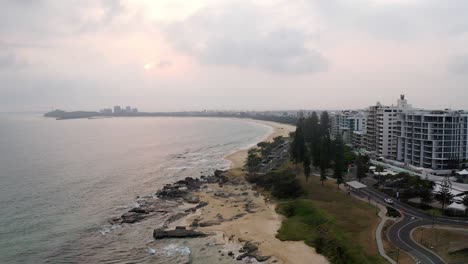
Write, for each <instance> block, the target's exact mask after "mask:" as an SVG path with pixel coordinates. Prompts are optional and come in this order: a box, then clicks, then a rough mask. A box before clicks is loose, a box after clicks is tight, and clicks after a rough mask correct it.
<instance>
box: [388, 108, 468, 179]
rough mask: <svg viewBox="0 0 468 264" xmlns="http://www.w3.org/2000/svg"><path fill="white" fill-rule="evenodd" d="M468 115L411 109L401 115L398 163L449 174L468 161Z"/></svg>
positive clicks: (399, 115) (461, 112)
mask: <svg viewBox="0 0 468 264" xmlns="http://www.w3.org/2000/svg"><path fill="white" fill-rule="evenodd" d="M467 130H468V113H467V112H464V111H453V110H439V111H430V110H417V109H411V110H407V111H404V112H401V113H399V114H398V135H397V145H398V148H397V160H398V161H401V162H404V163H405V164H407V165H412V166H415V167H419V168H424V169H425V170H426V171H427V172H428V173H431V174H439V175H444V174H450V173H451V172H452V170H455V169H460V168H462V167H463V165H464V164H465V162H466V160H467V159H468V152H467V148H468V133H467Z"/></svg>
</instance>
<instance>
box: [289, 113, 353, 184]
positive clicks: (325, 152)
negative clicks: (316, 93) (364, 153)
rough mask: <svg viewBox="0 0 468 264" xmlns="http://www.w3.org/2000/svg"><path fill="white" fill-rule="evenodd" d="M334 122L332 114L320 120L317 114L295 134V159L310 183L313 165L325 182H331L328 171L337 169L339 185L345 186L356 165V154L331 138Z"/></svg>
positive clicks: (303, 121)
mask: <svg viewBox="0 0 468 264" xmlns="http://www.w3.org/2000/svg"><path fill="white" fill-rule="evenodd" d="M330 132H331V121H330V116H329V115H328V112H326V111H324V112H322V113H321V114H320V118H319V117H318V115H317V113H316V112H313V113H312V114H311V115H310V116H309V117H307V118H300V119H299V120H298V121H297V127H296V131H295V132H294V133H293V134H292V135H291V136H292V138H293V141H292V144H291V150H290V152H291V160H292V161H293V162H294V163H295V164H299V163H302V165H303V168H304V172H305V173H304V176H305V177H306V180H307V179H308V177H309V176H310V173H311V170H312V168H311V166H313V167H315V168H316V169H317V168H318V169H319V170H320V176H321V180H322V183H323V182H324V181H325V180H326V179H327V170H328V169H331V168H333V171H334V172H333V176H334V177H335V178H336V179H337V184H338V187H339V184H341V183H343V174H344V172H345V170H346V168H347V166H348V165H349V164H350V163H352V162H354V160H355V155H354V153H353V152H352V150H351V149H350V148H349V147H346V146H345V145H344V143H343V140H342V139H341V138H339V137H338V138H334V139H333V138H332V137H331V134H330Z"/></svg>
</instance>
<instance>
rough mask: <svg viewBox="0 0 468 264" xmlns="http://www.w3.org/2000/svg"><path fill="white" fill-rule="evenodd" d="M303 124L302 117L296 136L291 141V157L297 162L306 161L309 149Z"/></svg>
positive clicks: (298, 123)
mask: <svg viewBox="0 0 468 264" xmlns="http://www.w3.org/2000/svg"><path fill="white" fill-rule="evenodd" d="M303 125H304V124H303V119H302V118H301V119H299V121H298V122H297V127H296V132H294V138H293V141H292V143H291V159H292V160H293V161H294V163H295V164H298V163H300V162H303V161H304V157H305V155H306V151H307V147H306V145H305V141H304V134H303Z"/></svg>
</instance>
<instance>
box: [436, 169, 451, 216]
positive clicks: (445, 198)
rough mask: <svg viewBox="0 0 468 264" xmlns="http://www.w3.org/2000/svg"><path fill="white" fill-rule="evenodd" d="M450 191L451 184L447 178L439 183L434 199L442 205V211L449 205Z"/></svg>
mask: <svg viewBox="0 0 468 264" xmlns="http://www.w3.org/2000/svg"><path fill="white" fill-rule="evenodd" d="M451 189H452V182H451V181H450V179H449V177H445V178H444V179H443V180H442V182H441V183H440V191H439V193H438V194H436V196H435V198H436V199H437V200H438V201H439V202H440V203H441V204H442V210H444V209H445V206H446V205H447V204H450V203H451V201H452V198H453V197H452V194H451V193H450V190H451Z"/></svg>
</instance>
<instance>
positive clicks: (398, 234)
mask: <svg viewBox="0 0 468 264" xmlns="http://www.w3.org/2000/svg"><path fill="white" fill-rule="evenodd" d="M419 220H421V219H416V220H414V221H410V222H408V223H407V224H405V225H404V226H402V227H401V228H399V229H398V232H397V236H398V239H399V240H400V241H401V242H403V244H405V245H406V246H407V247H409V248H411V249H412V250H414V251H416V252H418V253H419V254H420V255H421V256H423V257H424V258H426V259H428V260H429V262H430V263H433V264H435V262H434V261H432V260H431V259H430V258H428V257H427V256H426V255H424V253H422V252H420V251H418V250H416V249H415V248H413V247H412V246H410V245H408V243H406V242H405V241H403V239H401V237H400V231H401V230H402V229H403V228H405V227H406V226H408V225H410V224H412V223H414V222H417V221H419ZM410 240H412V239H411V237H410ZM408 253H409V252H408ZM415 258H416V257H415Z"/></svg>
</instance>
